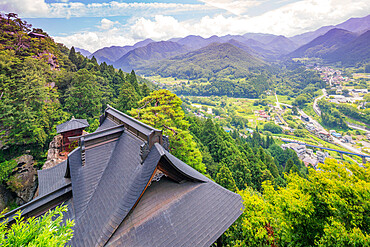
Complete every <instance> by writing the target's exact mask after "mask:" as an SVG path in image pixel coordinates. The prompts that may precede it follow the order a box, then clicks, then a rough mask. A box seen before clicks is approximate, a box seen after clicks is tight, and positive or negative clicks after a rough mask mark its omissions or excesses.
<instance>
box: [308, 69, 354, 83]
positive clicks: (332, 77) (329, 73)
mask: <svg viewBox="0 0 370 247" xmlns="http://www.w3.org/2000/svg"><path fill="white" fill-rule="evenodd" d="M315 70H317V71H319V72H320V74H321V77H322V78H323V80H324V81H325V82H326V83H328V84H329V85H330V86H332V85H336V84H337V85H340V83H341V82H343V81H345V82H347V81H348V80H349V78H348V77H345V76H342V72H341V71H340V70H335V69H332V68H329V67H316V68H315Z"/></svg>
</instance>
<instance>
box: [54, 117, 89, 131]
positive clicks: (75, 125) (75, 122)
mask: <svg viewBox="0 0 370 247" xmlns="http://www.w3.org/2000/svg"><path fill="white" fill-rule="evenodd" d="M89 126H90V125H89V123H88V122H87V120H86V119H74V118H72V119H71V120H69V121H67V122H64V123H62V124H59V125H57V133H58V134H60V133H64V132H67V131H71V130H76V129H83V128H86V127H89Z"/></svg>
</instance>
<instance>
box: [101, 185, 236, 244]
mask: <svg viewBox="0 0 370 247" xmlns="http://www.w3.org/2000/svg"><path fill="white" fill-rule="evenodd" d="M241 214H242V203H241V200H240V196H239V195H237V194H234V193H232V192H230V191H228V190H226V189H224V188H222V187H220V186H219V185H217V184H215V183H214V182H207V183H199V182H185V183H183V184H179V183H176V182H173V181H171V180H169V179H167V178H162V179H161V180H160V181H159V182H153V183H152V184H151V185H150V186H149V188H148V189H147V190H146V191H145V194H144V195H143V197H142V198H141V200H140V202H139V203H138V205H137V206H136V208H135V210H133V211H132V212H131V213H130V214H129V216H128V217H127V218H126V219H125V220H124V221H123V222H122V224H121V225H120V227H119V228H118V230H117V231H116V232H115V233H114V235H113V236H112V238H111V239H110V240H109V242H108V243H107V245H106V246H158V247H161V246H197V247H198V246H210V245H211V244H212V243H214V242H215V241H216V240H217V238H218V237H219V236H220V235H221V234H222V233H223V232H224V231H226V230H227V229H228V228H229V227H230V225H231V224H232V223H233V222H234V221H235V220H236V219H237V218H238V217H239V216H240V215H241Z"/></svg>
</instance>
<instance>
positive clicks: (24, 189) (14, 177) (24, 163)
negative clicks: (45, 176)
mask: <svg viewBox="0 0 370 247" xmlns="http://www.w3.org/2000/svg"><path fill="white" fill-rule="evenodd" d="M16 161H17V163H18V165H17V167H16V168H14V170H13V172H12V174H11V176H10V178H9V179H8V181H7V182H6V184H7V186H8V189H9V190H10V191H11V192H13V193H15V194H16V198H15V202H16V203H17V204H18V205H22V204H24V203H26V202H29V201H30V200H32V198H33V195H34V194H35V191H36V188H37V181H36V180H37V179H36V178H37V171H36V168H35V167H34V163H35V161H34V160H33V157H32V155H29V154H25V155H22V156H20V157H18V158H17V159H16Z"/></svg>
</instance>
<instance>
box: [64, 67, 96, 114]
mask: <svg viewBox="0 0 370 247" xmlns="http://www.w3.org/2000/svg"><path fill="white" fill-rule="evenodd" d="M66 94H67V95H68V98H67V99H66V101H65V109H66V110H67V111H69V112H70V113H71V114H72V115H74V116H75V117H76V118H85V119H88V118H94V117H96V116H99V114H100V111H101V108H102V104H101V98H100V97H101V91H100V85H99V84H98V83H97V81H96V77H95V76H94V75H93V74H92V73H90V72H89V71H88V70H86V69H82V70H79V71H78V72H77V73H76V74H75V75H74V76H73V78H72V85H71V87H70V88H69V89H68V90H67V93H66Z"/></svg>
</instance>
